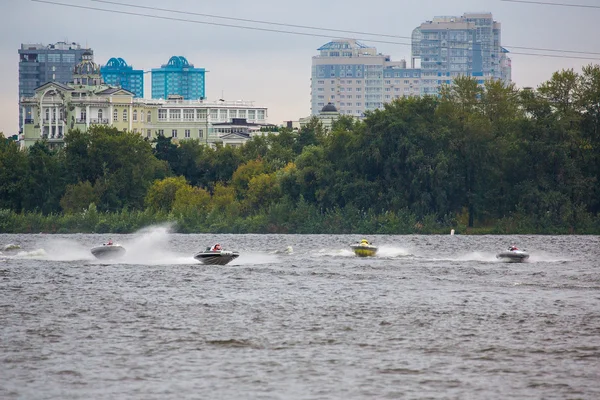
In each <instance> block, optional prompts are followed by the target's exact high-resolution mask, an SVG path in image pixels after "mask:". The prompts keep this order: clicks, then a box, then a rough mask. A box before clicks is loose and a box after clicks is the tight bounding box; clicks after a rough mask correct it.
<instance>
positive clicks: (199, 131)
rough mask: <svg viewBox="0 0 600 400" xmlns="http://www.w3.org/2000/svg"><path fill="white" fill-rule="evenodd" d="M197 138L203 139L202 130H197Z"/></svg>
mask: <svg viewBox="0 0 600 400" xmlns="http://www.w3.org/2000/svg"><path fill="white" fill-rule="evenodd" d="M198 137H199V138H203V137H204V131H203V130H202V129H198Z"/></svg>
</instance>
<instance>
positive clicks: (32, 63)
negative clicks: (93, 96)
mask: <svg viewBox="0 0 600 400" xmlns="http://www.w3.org/2000/svg"><path fill="white" fill-rule="evenodd" d="M18 52H19V99H21V98H23V97H31V96H33V95H34V93H35V89H36V88H38V87H39V86H40V85H42V84H44V83H46V82H58V83H62V84H66V83H68V82H72V81H73V70H74V68H75V65H77V64H78V63H79V62H80V61H81V60H82V56H83V53H85V52H87V53H90V54H92V55H93V51H92V50H91V49H85V48H82V47H81V45H79V44H78V43H66V42H58V43H55V44H49V45H43V44H21V48H20V49H19V51H18ZM26 117H27V118H30V117H31V116H26ZM22 120H23V115H22V114H21V112H19V121H22ZM19 127H20V129H21V130H22V129H23V126H22V125H21V124H20V125H19Z"/></svg>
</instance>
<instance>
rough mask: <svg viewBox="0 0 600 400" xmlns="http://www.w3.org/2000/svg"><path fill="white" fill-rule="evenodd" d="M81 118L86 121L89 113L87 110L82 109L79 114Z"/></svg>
mask: <svg viewBox="0 0 600 400" xmlns="http://www.w3.org/2000/svg"><path fill="white" fill-rule="evenodd" d="M79 117H80V118H79V119H80V120H82V121H85V120H86V119H87V114H86V111H85V110H81V114H80V115H79Z"/></svg>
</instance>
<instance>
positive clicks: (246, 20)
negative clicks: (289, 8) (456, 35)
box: [90, 0, 411, 39]
mask: <svg viewBox="0 0 600 400" xmlns="http://www.w3.org/2000/svg"><path fill="white" fill-rule="evenodd" d="M90 1H93V2H96V3H105V4H113V5H117V6H124V7H134V8H141V9H144V10H153V11H164V12H169V13H174V14H185V15H195V16H198V17H209V18H217V19H226V20H229V21H241V22H250V23H253V24H267V25H275V26H285V27H288V28H302V29H312V30H317V31H329V32H338V33H352V34H357V35H369V36H381V37H390V38H396V39H411V38H410V37H408V36H398V35H389V34H386V33H369V32H360V31H346V30H342V29H332V28H319V27H316V26H309V25H294V24H287V23H281V22H273V21H261V20H256V19H247V18H234V17H224V16H222V15H215V14H204V13H197V12H192V11H181V10H172V9H168V8H159V7H150V6H141V5H137V4H127V3H119V2H116V1H107V0H90Z"/></svg>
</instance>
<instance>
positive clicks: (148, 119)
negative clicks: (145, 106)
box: [146, 111, 152, 122]
mask: <svg viewBox="0 0 600 400" xmlns="http://www.w3.org/2000/svg"><path fill="white" fill-rule="evenodd" d="M151 120H152V113H151V112H150V111H148V114H147V118H146V121H148V122H150V121H151Z"/></svg>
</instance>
